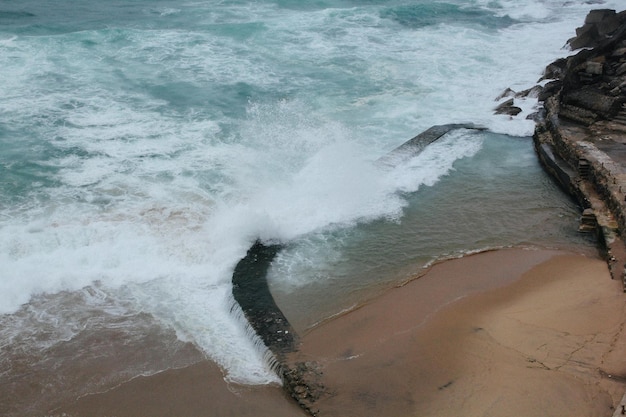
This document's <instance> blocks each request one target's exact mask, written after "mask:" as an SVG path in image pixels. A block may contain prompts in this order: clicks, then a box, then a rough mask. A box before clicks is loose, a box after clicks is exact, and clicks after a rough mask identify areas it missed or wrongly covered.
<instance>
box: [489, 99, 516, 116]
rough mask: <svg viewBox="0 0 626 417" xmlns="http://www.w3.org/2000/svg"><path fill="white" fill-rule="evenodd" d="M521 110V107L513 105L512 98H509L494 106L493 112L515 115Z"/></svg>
mask: <svg viewBox="0 0 626 417" xmlns="http://www.w3.org/2000/svg"><path fill="white" fill-rule="evenodd" d="M521 111H522V109H521V108H519V107H517V106H515V104H514V100H513V99H509V100H507V101H505V102H504V103H501V104H500V105H498V107H496V108H495V110H494V113H495V114H508V115H509V116H517V115H518V114H520V113H521Z"/></svg>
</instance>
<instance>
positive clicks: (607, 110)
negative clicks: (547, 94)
mask: <svg viewBox="0 0 626 417" xmlns="http://www.w3.org/2000/svg"><path fill="white" fill-rule="evenodd" d="M561 101H562V102H563V103H565V104H571V105H574V106H577V107H580V108H583V109H586V110H590V111H591V112H593V113H596V114H597V115H599V116H602V117H603V118H605V119H609V118H611V117H613V116H615V115H616V114H617V112H619V110H620V109H621V105H622V100H621V98H620V97H614V96H607V95H605V94H602V93H601V92H600V91H597V90H595V89H593V88H581V89H579V90H574V91H568V92H566V93H564V94H563V97H562V99H561Z"/></svg>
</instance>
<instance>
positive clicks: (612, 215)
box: [534, 9, 626, 290]
mask: <svg viewBox="0 0 626 417" xmlns="http://www.w3.org/2000/svg"><path fill="white" fill-rule="evenodd" d="M568 42H569V45H570V46H571V47H572V49H578V48H587V49H583V50H581V51H579V52H578V53H576V54H574V55H572V56H570V57H568V58H564V59H559V60H557V61H555V62H553V63H552V64H550V65H548V66H547V68H546V70H545V73H544V76H543V77H542V80H540V81H545V80H549V82H547V83H546V84H545V85H544V86H543V87H542V89H541V91H540V93H539V94H538V99H539V101H540V102H542V103H543V108H542V110H541V111H540V112H539V114H538V117H537V119H536V121H537V123H536V128H535V133H534V142H535V147H536V150H537V154H538V155H539V159H540V160H541V161H542V163H543V164H544V167H545V168H546V170H547V171H548V172H549V173H551V174H552V175H553V176H554V178H555V179H556V180H557V182H558V183H559V184H561V185H562V186H563V188H564V189H565V190H567V191H568V192H569V193H570V194H571V195H572V196H574V197H575V198H576V200H577V201H578V202H579V203H580V205H581V207H582V208H583V210H584V211H583V216H582V217H581V231H594V232H596V233H597V234H598V236H599V238H600V242H601V243H602V244H603V247H604V249H605V253H606V258H607V261H608V263H609V267H610V270H611V274H612V276H613V278H619V279H622V280H624V288H625V290H626V280H625V277H624V271H625V267H626V246H625V245H624V236H625V232H626V106H625V103H626V12H621V13H616V12H615V11H614V10H605V9H603V10H593V11H591V12H590V13H589V15H588V16H587V18H586V19H585V23H584V25H583V26H581V27H580V28H578V29H577V30H576V36H575V37H574V38H572V39H570V40H569V41H568Z"/></svg>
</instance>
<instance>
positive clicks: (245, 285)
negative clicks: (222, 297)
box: [232, 241, 297, 359]
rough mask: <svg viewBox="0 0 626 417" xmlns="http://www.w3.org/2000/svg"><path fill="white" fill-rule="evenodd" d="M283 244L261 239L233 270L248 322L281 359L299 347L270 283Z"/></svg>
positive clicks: (235, 289)
mask: <svg viewBox="0 0 626 417" xmlns="http://www.w3.org/2000/svg"><path fill="white" fill-rule="evenodd" d="M280 249H281V247H280V246H279V245H265V244H263V243H262V242H260V241H257V242H255V243H254V245H252V246H251V247H250V249H249V250H248V253H247V254H246V256H245V257H244V258H243V259H242V260H240V261H239V263H238V264H237V266H236V267H235V270H234V271H233V278H232V282H233V297H234V298H235V301H237V303H238V304H239V306H240V307H241V309H242V310H243V313H244V315H245V316H246V319H247V320H248V323H250V326H252V328H253V329H254V331H255V332H256V334H257V335H258V336H259V337H260V338H261V339H262V340H263V343H264V344H265V346H267V347H268V348H269V349H270V350H271V351H272V353H273V354H274V355H276V356H277V357H278V358H279V359H280V358H281V357H282V356H284V355H285V354H286V353H289V352H293V351H294V350H295V349H296V344H297V336H296V333H295V331H294V329H293V328H292V327H291V324H289V321H288V320H287V318H286V317H285V316H284V315H283V313H282V311H281V310H280V308H278V306H277V305H276V302H275V301H274V297H273V296H272V294H271V292H270V290H269V287H268V286H267V270H268V269H269V267H270V265H271V263H272V260H273V259H274V257H275V256H276V254H277V253H278V251H280Z"/></svg>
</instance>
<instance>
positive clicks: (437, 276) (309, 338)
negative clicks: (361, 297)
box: [47, 248, 626, 417]
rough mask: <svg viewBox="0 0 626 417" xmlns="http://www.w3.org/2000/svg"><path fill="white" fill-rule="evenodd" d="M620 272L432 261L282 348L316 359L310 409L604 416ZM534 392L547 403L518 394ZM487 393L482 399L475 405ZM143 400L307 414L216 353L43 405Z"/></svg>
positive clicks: (587, 260) (95, 412)
mask: <svg viewBox="0 0 626 417" xmlns="http://www.w3.org/2000/svg"><path fill="white" fill-rule="evenodd" d="M620 285H621V284H620V283H619V282H618V281H615V280H611V279H610V276H609V272H608V269H607V267H606V263H605V262H604V261H602V260H600V259H599V258H592V257H588V256H585V255H581V254H576V253H572V252H568V251H560V250H545V249H536V250H530V249H519V248H517V249H516V248H513V249H500V250H495V251H489V252H482V253H478V254H474V255H469V256H466V257H463V258H457V259H452V260H448V261H444V262H441V263H437V264H435V265H433V266H432V267H431V268H430V269H429V270H428V271H427V273H426V274H424V275H423V276H421V277H420V278H417V279H415V280H413V281H410V282H408V283H407V284H405V285H403V286H402V287H397V288H393V289H390V290H389V291H387V292H385V293H383V294H382V295H381V296H379V297H376V298H375V299H373V300H371V301H370V302H368V303H366V304H364V305H362V306H361V307H359V308H357V309H356V310H353V311H351V312H349V313H346V314H344V315H341V316H339V317H336V318H334V319H333V320H330V321H328V322H325V323H323V324H321V325H319V326H317V327H315V328H313V329H311V330H310V331H308V332H307V333H306V334H304V335H302V344H301V346H300V350H299V351H298V352H297V353H295V354H293V356H290V357H289V358H288V360H290V361H292V362H294V363H297V362H302V361H305V362H307V363H309V364H310V365H314V367H315V369H316V370H317V371H318V373H317V377H318V381H317V382H318V386H319V387H320V388H321V389H322V391H323V394H322V395H321V396H320V397H319V399H318V400H316V401H314V402H313V403H312V407H311V408H312V410H313V411H314V412H316V411H317V415H319V416H338V417H339V416H341V417H344V416H370V415H371V416H374V415H376V416H377V415H387V416H391V417H393V416H398V417H400V416H403V417H405V416H412V415H415V416H418V415H432V416H448V415H450V416H451V415H458V414H459V407H461V408H462V409H463V410H464V411H463V414H464V415H468V416H472V415H476V416H478V415H494V416H496V415H510V414H509V413H508V412H505V410H511V409H514V410H515V413H516V414H517V415H522V416H523V415H528V416H530V415H538V414H537V413H536V412H537V411H538V409H535V408H534V407H535V406H537V407H538V405H537V404H540V405H541V407H542V408H541V409H540V410H541V413H540V414H541V415H545V416H550V415H554V416H559V415H570V416H572V415H580V416H586V415H589V416H592V415H593V416H597V415H607V416H608V415H610V414H611V413H610V409H611V407H615V406H616V405H617V404H618V401H619V398H621V393H623V391H624V389H626V360H622V359H620V358H624V357H626V336H624V335H623V331H622V330H623V328H624V327H625V323H624V319H623V317H624V315H623V314H612V313H615V311H616V310H615V309H621V310H619V311H622V313H623V310H624V303H623V300H622V297H623V294H622V293H621V291H619V286H620ZM573 294H577V295H576V296H573ZM537 303H539V304H537ZM537 305H541V306H543V307H542V308H541V309H539V310H537ZM546 312H550V314H545V313H546ZM609 313H611V314H609ZM516 314H517V315H518V316H516ZM519 314H522V315H521V316H519ZM391 318H393V320H392V321H391V320H390V319H391ZM595 319H597V320H598V322H596V321H594V320H595ZM520 322H523V323H525V324H524V325H523V326H521V327H520V326H519V323H520ZM560 327H562V328H560ZM599 330H601V332H599V333H598V331H599ZM594 334H595V336H594ZM590 338H591V340H589V339H590ZM494 340H495V341H496V342H494ZM533 341H535V343H532V342H533ZM504 342H507V343H509V344H510V346H505V344H504ZM518 344H519V346H518ZM546 344H547V345H546ZM541 345H546V346H549V348H543V349H540V348H539V346H541ZM515 351H519V352H520V353H512V352H515ZM546 367H548V368H550V370H548V369H546ZM557 367H558V368H559V369H558V371H554V368H557ZM498 370H506V372H505V374H502V372H497V371H498ZM513 375H515V377H513ZM608 375H615V376H616V377H611V378H610V377H608ZM617 376H618V377H617ZM573 381H574V382H573ZM575 381H584V382H582V383H578V382H575ZM474 386H476V387H477V386H481V387H484V388H482V389H480V390H478V391H479V392H476V390H474V389H473V388H472V387H474ZM537 387H541V389H539V388H537ZM505 388H506V389H505ZM531 391H532V392H533V394H532V396H533V397H534V398H540V397H541V398H544V397H549V398H551V399H552V400H553V404H552V405H550V404H548V405H546V403H545V401H543V402H542V401H535V400H534V399H531V397H529V396H528V394H524V393H528V392H531ZM535 391H537V392H535ZM537 396H539V397H537ZM542 396H543V397H542ZM618 397H619V398H618ZM544 399H545V398H544ZM546 401H547V400H546ZM487 403H489V404H491V407H492V408H490V410H491V411H489V412H487V410H484V409H481V408H480V407H481V404H487ZM496 403H497V404H496ZM563 404H570V405H568V406H567V408H565V409H564V408H562V407H563ZM146 407H148V408H146ZM511 407H513V408H511ZM546 407H547V408H546ZM572 407H575V409H576V410H578V411H580V412H579V413H576V412H574V413H572V410H573V409H574V408H572ZM585 407H586V408H587V409H588V412H582V411H581V410H584V409H585ZM589 407H590V408H589ZM148 410H149V411H150V412H149V415H151V416H153V417H155V416H160V415H163V416H165V415H177V416H196V417H201V416H221V415H238V416H246V415H250V416H251V415H275V416H304V415H307V413H306V412H305V411H303V410H302V409H300V408H299V407H298V405H297V404H296V402H294V401H293V400H292V399H290V398H289V397H288V395H287V394H286V393H285V392H284V391H283V390H282V388H281V387H279V386H259V387H248V386H243V387H242V386H235V385H229V384H227V383H226V382H225V381H224V378H223V376H222V374H221V371H220V370H219V368H218V367H217V366H216V365H214V364H213V363H211V362H210V361H201V362H199V363H196V364H193V365H191V366H188V367H186V368H181V369H171V370H167V371H163V372H161V373H158V374H156V375H152V376H148V377H137V378H135V379H133V380H131V381H128V382H126V383H123V384H121V385H119V386H117V387H115V388H113V389H111V390H109V391H107V392H105V393H100V394H90V395H87V396H83V397H82V398H80V399H78V400H76V401H69V402H67V403H65V404H63V405H62V406H61V407H60V408H57V409H56V410H54V414H50V413H48V414H47V415H52V416H61V415H66V416H68V417H80V416H87V415H88V416H93V417H97V416H105V415H116V416H118V417H124V416H126V417H138V416H143V415H148V414H146V412H147V411H148ZM159 410H161V411H159ZM565 410H569V411H568V412H569V414H567V413H566V411H565ZM63 413H65V414H63ZM490 413H491V414H490ZM564 413H566V414H564Z"/></svg>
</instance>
